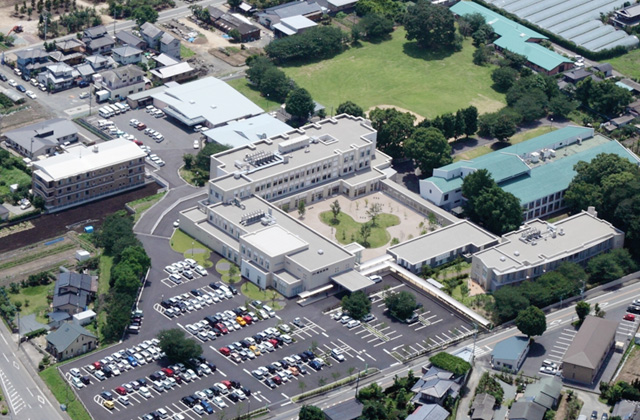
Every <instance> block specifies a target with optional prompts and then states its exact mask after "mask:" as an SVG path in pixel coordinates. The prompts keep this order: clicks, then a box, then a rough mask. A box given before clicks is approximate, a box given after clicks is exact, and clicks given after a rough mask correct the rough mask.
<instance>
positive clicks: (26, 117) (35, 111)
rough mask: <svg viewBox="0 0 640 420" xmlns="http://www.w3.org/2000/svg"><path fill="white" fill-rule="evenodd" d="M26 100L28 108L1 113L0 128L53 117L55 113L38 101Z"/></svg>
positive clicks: (15, 126)
mask: <svg viewBox="0 0 640 420" xmlns="http://www.w3.org/2000/svg"><path fill="white" fill-rule="evenodd" d="M38 93H41V92H38ZM28 100H29V102H27V103H26V105H29V108H27V109H21V110H19V111H17V112H14V113H12V114H9V115H3V116H2V118H0V130H2V131H4V130H9V129H14V128H18V127H21V126H23V125H27V124H33V123H37V122H38V121H45V120H49V119H51V118H55V115H54V114H53V113H51V111H49V109H48V108H46V107H44V106H42V105H40V103H38V101H32V100H30V99H28Z"/></svg>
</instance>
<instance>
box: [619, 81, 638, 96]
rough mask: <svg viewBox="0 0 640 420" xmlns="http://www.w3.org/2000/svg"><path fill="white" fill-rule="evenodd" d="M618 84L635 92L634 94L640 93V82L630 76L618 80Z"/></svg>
mask: <svg viewBox="0 0 640 420" xmlns="http://www.w3.org/2000/svg"><path fill="white" fill-rule="evenodd" d="M616 85H617V86H620V87H621V88H623V89H627V90H628V91H629V92H631V93H633V94H634V95H638V94H640V83H638V82H634V81H633V80H631V79H629V78H626V77H625V78H624V79H622V80H620V81H618V82H616Z"/></svg>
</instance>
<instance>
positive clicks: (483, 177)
mask: <svg viewBox="0 0 640 420" xmlns="http://www.w3.org/2000/svg"><path fill="white" fill-rule="evenodd" d="M495 186H496V182H495V181H494V180H493V178H492V177H491V174H490V173H489V171H488V170H487V169H478V170H477V171H474V172H471V173H470V174H469V175H467V176H465V177H464V180H463V181H462V195H463V196H464V197H465V198H466V199H467V201H466V203H465V204H464V212H465V214H466V215H467V217H469V218H470V219H471V220H477V218H478V216H477V214H476V213H475V200H476V199H477V198H478V197H479V196H480V194H481V193H482V192H483V191H484V190H485V189H488V188H493V187H495Z"/></svg>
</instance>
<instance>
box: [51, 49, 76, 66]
mask: <svg viewBox="0 0 640 420" xmlns="http://www.w3.org/2000/svg"><path fill="white" fill-rule="evenodd" d="M49 59H50V60H51V61H53V62H54V63H65V64H67V65H69V66H75V65H76V64H80V63H82V62H83V61H84V54H83V53H79V52H74V53H70V54H63V53H61V52H60V51H52V52H50V53H49Z"/></svg>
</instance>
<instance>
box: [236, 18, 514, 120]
mask: <svg viewBox="0 0 640 420" xmlns="http://www.w3.org/2000/svg"><path fill="white" fill-rule="evenodd" d="M473 51H474V47H473V46H472V44H471V39H470V38H469V39H467V40H465V41H464V48H463V49H462V51H460V52H457V53H453V54H450V55H447V54H433V53H430V52H425V51H423V50H421V49H419V48H417V47H416V46H415V43H414V42H408V41H407V40H406V39H405V30H404V29H403V28H398V29H396V30H395V32H394V33H393V37H392V39H391V40H389V41H384V42H381V43H379V44H371V43H368V42H363V43H362V46H361V47H356V48H350V49H349V50H347V51H345V52H343V53H341V54H340V55H338V56H337V57H335V58H333V59H330V60H323V61H320V62H318V63H313V64H307V65H301V66H291V67H285V68H284V71H285V72H286V73H287V74H288V75H289V76H290V77H291V78H293V80H295V81H296V83H298V84H299V85H300V86H302V87H304V88H306V89H307V90H309V92H310V93H311V95H312V96H313V98H314V99H315V100H316V101H318V102H320V103H321V104H322V105H324V106H325V107H326V108H327V111H328V113H330V111H331V109H332V108H333V109H334V110H335V108H336V107H337V106H338V105H339V104H340V103H342V102H344V101H347V100H350V101H353V102H355V103H357V104H358V105H360V106H361V107H363V108H364V109H365V110H367V109H369V108H370V107H373V106H376V105H394V106H397V107H401V108H405V109H408V110H410V111H413V112H415V113H417V114H420V115H422V116H425V117H428V118H434V117H435V116H436V115H440V114H443V113H446V112H455V111H457V110H458V109H460V108H464V107H467V106H469V105H475V106H476V107H477V108H478V110H479V111H480V112H481V113H484V112H492V111H496V110H498V109H500V108H502V107H503V106H504V105H505V99H504V95H502V94H500V93H498V92H496V91H495V90H493V89H492V88H491V85H492V83H493V82H492V81H491V71H492V70H493V67H480V66H476V65H474V64H473V62H472V58H473ZM234 87H235V86H234Z"/></svg>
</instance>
